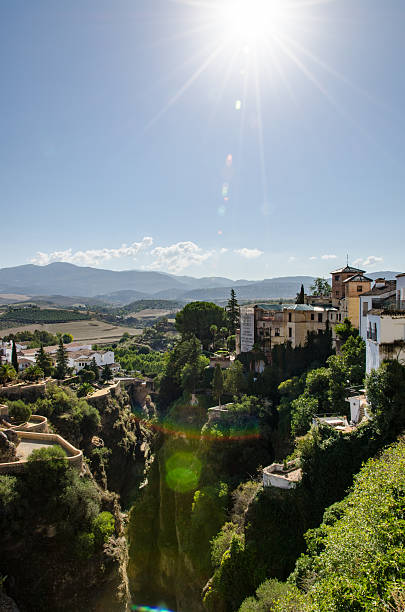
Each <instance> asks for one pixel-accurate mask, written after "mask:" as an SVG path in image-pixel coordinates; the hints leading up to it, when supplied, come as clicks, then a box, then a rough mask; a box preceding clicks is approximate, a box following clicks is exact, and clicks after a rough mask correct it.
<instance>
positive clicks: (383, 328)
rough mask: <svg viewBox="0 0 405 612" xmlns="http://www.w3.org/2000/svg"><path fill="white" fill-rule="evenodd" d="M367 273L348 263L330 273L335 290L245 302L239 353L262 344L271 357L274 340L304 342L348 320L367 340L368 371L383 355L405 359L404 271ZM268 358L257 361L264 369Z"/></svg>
mask: <svg viewBox="0 0 405 612" xmlns="http://www.w3.org/2000/svg"><path fill="white" fill-rule="evenodd" d="M365 274H366V272H365V271H364V270H360V269H358V268H354V267H352V266H349V265H346V266H344V267H342V268H339V269H337V270H333V271H332V272H331V276H332V285H331V292H330V293H328V294H325V295H316V296H315V295H304V299H303V300H302V303H300V304H282V303H281V304H257V305H254V306H248V307H241V309H240V328H239V329H238V330H237V334H236V353H237V354H240V353H245V352H249V351H252V350H253V349H254V348H255V347H256V348H258V349H260V350H261V351H262V352H263V353H264V355H265V356H266V358H267V359H268V358H269V356H270V354H271V349H272V347H274V346H275V345H278V344H284V343H285V342H290V343H291V345H292V347H296V346H302V345H304V344H305V342H306V339H307V337H308V334H310V333H319V332H320V331H325V330H327V329H330V330H331V333H332V338H333V342H334V344H335V346H336V334H335V331H334V330H335V327H336V325H337V324H339V323H341V322H342V321H344V320H345V319H349V320H350V322H351V324H352V325H353V327H355V328H357V329H358V330H359V333H360V335H361V337H362V338H363V340H364V341H365V342H366V372H367V373H370V372H371V370H373V369H374V370H376V369H378V368H379V366H380V365H381V363H382V362H383V361H384V359H392V358H393V357H395V359H398V360H403V359H404V358H405V273H402V274H398V275H397V276H396V279H395V280H385V279H384V278H378V279H376V280H375V281H373V280H372V279H371V278H368V277H367V276H365ZM264 365H265V363H264V361H263V360H261V359H258V360H257V361H256V362H255V366H254V367H255V369H256V371H263V368H264Z"/></svg>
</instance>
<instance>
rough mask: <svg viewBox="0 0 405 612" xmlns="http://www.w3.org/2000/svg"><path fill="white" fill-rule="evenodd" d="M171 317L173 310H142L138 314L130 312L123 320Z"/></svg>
mask: <svg viewBox="0 0 405 612" xmlns="http://www.w3.org/2000/svg"><path fill="white" fill-rule="evenodd" d="M169 315H171V316H172V317H173V310H167V309H166V310H164V309H159V308H144V309H143V310H140V311H139V312H130V313H128V314H127V315H126V316H125V318H128V317H136V318H137V319H158V318H159V317H167V316H169Z"/></svg>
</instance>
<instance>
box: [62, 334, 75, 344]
mask: <svg viewBox="0 0 405 612" xmlns="http://www.w3.org/2000/svg"><path fill="white" fill-rule="evenodd" d="M62 341H63V343H64V344H70V343H71V342H73V336H72V334H63V335H62Z"/></svg>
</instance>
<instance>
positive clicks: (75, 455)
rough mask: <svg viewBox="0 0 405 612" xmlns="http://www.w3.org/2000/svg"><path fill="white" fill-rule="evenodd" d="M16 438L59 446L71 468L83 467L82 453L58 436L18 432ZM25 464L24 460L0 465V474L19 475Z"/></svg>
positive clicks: (79, 468)
mask: <svg viewBox="0 0 405 612" xmlns="http://www.w3.org/2000/svg"><path fill="white" fill-rule="evenodd" d="M17 433H18V437H19V438H20V439H21V440H33V441H37V442H41V441H43V442H46V443H48V444H49V443H53V444H57V445H59V446H61V447H62V448H63V449H64V450H65V451H66V452H67V454H68V456H67V457H66V460H67V461H68V462H69V465H71V466H72V467H74V468H76V469H78V470H81V469H82V466H83V453H82V451H81V450H80V449H78V448H75V447H74V446H73V445H72V444H70V442H68V441H67V440H65V438H62V436H59V435H58V434H47V433H37V432H31V431H19V432H17ZM26 463H27V460H26V459H21V460H20V461H13V462H10V463H0V474H18V473H21V472H22V471H23V470H24V468H25V465H26Z"/></svg>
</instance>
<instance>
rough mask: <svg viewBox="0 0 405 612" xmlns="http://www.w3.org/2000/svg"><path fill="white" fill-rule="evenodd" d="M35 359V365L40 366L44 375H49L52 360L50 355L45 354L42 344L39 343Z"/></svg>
mask: <svg viewBox="0 0 405 612" xmlns="http://www.w3.org/2000/svg"><path fill="white" fill-rule="evenodd" d="M35 361H36V364H37V366H38V367H39V368H41V370H42V371H43V373H44V375H45V376H50V374H51V371H52V361H51V359H50V357H49V356H48V355H47V354H46V352H45V350H44V345H43V344H41V346H40V347H39V349H38V353H37V354H36V359H35Z"/></svg>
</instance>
